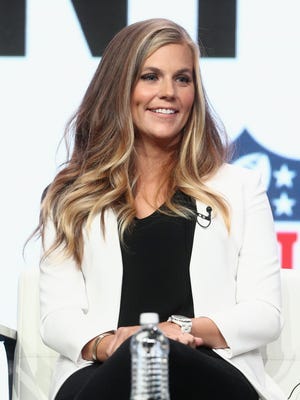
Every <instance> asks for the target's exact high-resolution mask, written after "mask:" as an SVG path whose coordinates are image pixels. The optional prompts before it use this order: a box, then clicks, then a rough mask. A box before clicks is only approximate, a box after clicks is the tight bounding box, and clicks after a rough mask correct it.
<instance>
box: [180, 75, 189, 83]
mask: <svg viewBox="0 0 300 400" xmlns="http://www.w3.org/2000/svg"><path fill="white" fill-rule="evenodd" d="M177 80H178V81H179V82H180V83H190V82H191V78H190V77H189V76H178V77H177Z"/></svg>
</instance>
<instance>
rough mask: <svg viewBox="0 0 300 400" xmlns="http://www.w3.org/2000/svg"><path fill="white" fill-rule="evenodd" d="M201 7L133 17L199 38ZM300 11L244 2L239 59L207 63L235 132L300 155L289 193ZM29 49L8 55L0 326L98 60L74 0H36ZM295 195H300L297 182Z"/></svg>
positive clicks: (30, 11) (155, 8)
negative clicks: (159, 20)
mask: <svg viewBox="0 0 300 400" xmlns="http://www.w3.org/2000/svg"><path fill="white" fill-rule="evenodd" d="M197 3H198V2H196V1H193V0H184V1H174V0H164V1H163V2H162V1H161V0H155V1H154V0H153V1H152V2H151V7H149V6H148V2H146V1H145V0H131V1H129V2H128V7H129V8H128V23H132V22H135V21H137V20H141V19H145V18H150V17H168V18H170V19H173V20H175V21H177V22H179V23H181V24H182V25H184V26H185V27H186V28H187V29H188V31H189V32H190V33H191V35H192V36H193V37H194V38H195V39H196V32H197V26H196V23H197V22H196V10H197ZM299 16H300V3H299V2H298V1H297V0H285V1H282V0H252V1H247V0H239V1H238V18H237V22H238V31H237V32H238V36H237V38H238V45H237V57H236V58H233V59H203V60H202V61H201V65H202V71H203V77H204V82H205V86H206V89H207V92H208V94H209V97H210V99H211V101H212V103H213V105H214V106H215V109H216V110H217V112H218V113H219V115H220V116H221V118H222V119H223V121H224V123H225V125H226V127H227V130H228V133H229V135H230V136H231V138H232V139H233V140H234V139H236V138H237V137H238V136H239V135H240V133H241V132H242V131H243V130H244V129H247V130H248V131H249V132H250V133H251V135H252V137H253V139H254V140H255V141H256V142H257V143H259V144H260V145H261V146H263V147H265V148H268V149H269V150H270V151H271V152H273V153H274V154H277V155H280V156H282V157H284V158H285V159H286V160H287V161H286V162H287V163H288V162H289V160H293V161H299V163H298V164H297V165H298V170H295V173H296V174H297V175H295V176H293V177H291V176H290V178H289V179H290V180H289V185H290V187H288V189H289V190H290V192H289V193H291V190H292V189H293V188H292V187H291V185H294V182H295V181H296V179H298V178H299V174H300V166H299V164H300V132H299V122H298V118H299V111H298V108H299V104H300V80H299V71H300V55H299V39H300V25H299V23H298V21H299ZM53 21H55V24H54V25H53ZM26 47H27V52H26V57H8V58H4V57H2V58H1V57H0V114H1V119H0V121H1V123H0V127H1V138H2V145H1V150H0V151H1V157H0V163H1V168H0V171H1V183H2V185H1V186H2V190H1V193H2V194H1V225H2V240H1V261H2V262H1V266H0V268H1V280H0V323H1V324H4V325H8V326H10V327H12V328H14V327H15V325H16V289H17V278H18V274H19V272H20V271H21V269H22V268H26V266H29V265H37V264H38V258H39V245H38V244H37V243H36V244H35V243H30V245H29V246H28V248H27V252H26V259H25V260H24V259H23V257H22V247H23V245H24V242H25V240H26V238H27V237H28V235H29V234H30V233H31V232H32V230H33V229H34V228H35V226H36V224H37V222H38V213H39V201H40V195H41V192H42V190H43V188H44V187H45V186H46V185H47V184H48V183H49V182H50V180H51V179H52V177H53V175H54V174H55V172H56V170H57V167H58V165H59V163H60V162H62V161H63V160H64V150H63V148H62V149H61V150H60V151H59V152H58V153H57V154H56V150H57V146H58V144H59V141H60V138H61V136H62V134H63V130H64V126H65V123H66V122H67V120H68V118H69V117H70V116H71V114H72V113H73V111H74V110H75V109H76V107H77V105H78V104H79V102H80V99H81V97H82V95H83V93H84V91H85V89H86V87H87V85H88V82H89V80H90V79H91V77H92V74H93V72H94V70H95V68H96V66H97V64H98V62H99V59H97V58H92V57H91V55H90V52H89V49H88V47H87V44H86V42H85V39H84V36H83V35H82V32H81V29H80V25H79V23H78V20H77V17H76V14H75V13H74V10H73V8H72V4H71V2H70V1H68V0H52V1H47V0H28V2H27V38H26ZM260 160H261V158H260ZM258 161H259V160H258ZM258 164H259V162H257V160H256V163H255V165H254V166H255V167H259V165H258ZM269 173H271V174H274V171H269ZM286 186H287V183H286ZM290 196H291V195H290ZM292 196H293V198H294V200H295V201H296V202H299V201H300V194H299V187H298V191H297V192H296V190H294V192H292ZM297 204H298V203H297ZM290 210H291V215H290V216H289V218H288V220H285V221H279V220H280V218H279V216H278V222H276V224H277V227H278V230H280V231H284V232H296V235H297V240H296V242H295V243H294V245H293V246H292V247H293V249H292V250H293V254H292V258H293V266H294V267H297V266H298V267H300V238H299V236H300V227H299V226H300V221H299V220H300V218H299V215H298V214H297V215H296V214H295V215H294V213H293V210H294V206H291V205H290ZM275 217H276V216H275Z"/></svg>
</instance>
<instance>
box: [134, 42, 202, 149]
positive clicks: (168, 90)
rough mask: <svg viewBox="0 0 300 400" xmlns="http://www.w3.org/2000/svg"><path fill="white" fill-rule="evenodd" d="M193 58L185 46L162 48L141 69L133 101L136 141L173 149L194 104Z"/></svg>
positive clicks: (176, 45) (171, 45)
mask: <svg viewBox="0 0 300 400" xmlns="http://www.w3.org/2000/svg"><path fill="white" fill-rule="evenodd" d="M194 93H195V88H194V82H193V55H192V51H191V50H190V48H189V47H188V46H187V45H184V44H169V45H165V46H163V47H160V48H159V49H158V50H156V51H155V52H154V53H153V54H152V55H151V56H150V57H148V58H147V59H146V61H145V63H144V65H143V66H142V69H141V73H140V76H139V78H138V81H137V84H136V86H135V87H134V90H133V93H132V97H131V112H132V117H133V123H134V127H135V133H136V138H137V140H138V141H142V142H143V143H147V142H152V143H164V144H166V145H172V144H174V143H177V142H178V141H179V139H180V134H181V131H182V129H183V128H184V126H185V124H186V122H187V120H188V117H189V115H190V111H191V108H192V105H193V102H194Z"/></svg>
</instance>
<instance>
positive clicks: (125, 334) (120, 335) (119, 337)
mask: <svg viewBox="0 0 300 400" xmlns="http://www.w3.org/2000/svg"><path fill="white" fill-rule="evenodd" d="M139 329H140V326H139V325H134V326H124V327H120V328H118V329H117V330H116V333H115V334H114V335H111V336H110V341H109V342H108V341H107V345H106V349H105V354H106V357H107V358H108V357H110V356H111V355H112V354H113V353H114V352H115V351H116V350H117V348H118V347H120V346H121V344H122V343H123V342H125V340H127V339H128V338H129V337H130V336H132V335H134V334H135V333H136V332H137V331H138V330H139ZM100 345H101V343H100Z"/></svg>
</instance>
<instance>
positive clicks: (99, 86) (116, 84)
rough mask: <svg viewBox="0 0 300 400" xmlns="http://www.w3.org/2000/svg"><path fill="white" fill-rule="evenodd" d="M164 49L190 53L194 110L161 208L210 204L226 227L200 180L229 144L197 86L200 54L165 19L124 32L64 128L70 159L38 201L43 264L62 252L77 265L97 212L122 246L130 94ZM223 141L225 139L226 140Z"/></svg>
mask: <svg viewBox="0 0 300 400" xmlns="http://www.w3.org/2000/svg"><path fill="white" fill-rule="evenodd" d="M167 44H185V45H187V46H188V47H189V48H190V49H191V51H192V54H193V61H194V71H193V79H194V86H195V99H194V104H193V107H192V110H191V113H190V116H189V118H188V121H187V123H186V126H185V128H184V133H183V135H182V139H181V141H180V144H179V146H178V148H177V149H176V152H174V157H173V160H172V162H171V164H172V168H171V169H169V170H168V171H169V173H168V175H167V176H166V177H165V178H166V180H167V196H166V202H165V204H166V206H167V209H169V210H170V212H172V213H173V214H177V215H183V216H185V217H187V218H189V217H190V211H189V210H188V209H185V208H184V207H182V206H180V205H178V204H175V203H173V202H172V196H173V194H174V192H175V190H178V189H179V190H181V191H182V192H184V193H186V194H187V195H189V196H192V197H193V198H195V199H199V200H201V201H203V202H204V203H205V204H209V205H211V206H212V207H214V209H217V210H218V211H219V212H221V214H222V215H223V217H224V219H225V222H226V224H227V226H229V210H228V207H227V204H226V202H225V200H224V199H223V198H222V197H220V196H219V195H217V194H216V193H213V192H212V191H211V190H210V189H209V188H208V187H207V186H206V185H205V180H206V179H207V178H208V177H210V176H211V175H213V174H214V173H215V172H216V171H217V170H218V168H219V167H220V166H221V165H222V164H223V163H224V162H225V161H226V160H227V155H228V152H227V148H228V147H227V143H226V141H225V140H224V138H223V136H222V133H223V131H222V129H220V127H219V125H218V124H217V122H216V119H215V118H214V114H213V113H212V111H211V108H210V107H209V103H208V100H207V97H206V94H205V92H204V88H203V85H202V80H201V75H200V68H199V57H200V52H199V47H198V45H197V44H196V43H194V42H193V41H192V39H191V38H190V36H189V35H188V33H187V32H186V30H185V29H183V28H182V27H181V26H179V25H177V24H176V23H174V22H172V21H169V20H166V19H150V20H146V21H142V22H137V23H135V24H132V25H130V26H127V27H125V28H124V29H122V30H121V31H120V32H119V33H118V34H117V35H116V36H115V37H114V38H113V39H112V40H111V42H110V43H109V44H108V46H107V48H106V50H105V52H104V54H103V56H102V59H101V61H100V63H99V66H98V68H97V70H96V72H95V74H94V77H93V79H92V81H91V83H90V85H89V87H88V89H87V91H86V93H85V95H84V98H83V100H82V103H81V105H80V106H79V108H78V111H77V112H76V114H75V115H74V116H73V118H72V119H71V121H70V122H69V124H68V127H67V130H66V132H65V135H66V137H70V135H72V134H73V135H74V137H73V143H72V152H71V156H70V157H69V160H68V161H67V162H66V164H65V165H64V167H63V168H62V169H61V171H60V172H58V174H57V175H56V176H55V178H54V180H53V182H52V183H51V184H50V185H49V187H48V189H47V191H46V194H45V196H44V198H43V201H42V205H41V213H40V223H39V226H38V228H37V231H38V232H39V234H40V235H41V237H42V240H43V242H44V236H45V225H46V222H47V221H48V220H49V219H51V220H52V222H53V224H54V227H55V229H56V239H55V241H54V243H53V245H52V247H51V248H50V249H47V251H46V252H45V254H44V257H45V256H47V255H48V254H49V253H51V252H52V251H53V250H55V249H57V248H62V249H63V253H64V254H65V255H66V256H67V257H69V256H70V257H73V258H74V259H75V261H76V262H77V264H78V265H79V266H80V264H81V261H82V257H83V251H84V245H83V228H84V227H86V228H87V229H88V227H89V225H90V222H91V221H92V219H93V218H94V217H95V216H96V215H97V214H98V213H100V215H101V218H100V221H101V226H102V231H103V233H104V234H105V222H104V214H105V211H106V210H107V209H109V208H112V209H113V210H114V212H115V214H116V217H117V220H118V223H119V231H120V236H121V240H122V237H123V234H124V232H125V230H126V229H128V228H129V227H130V226H131V225H132V222H133V219H134V216H135V207H134V198H135V189H136V183H137V180H138V171H137V170H136V153H135V133H134V126H133V121H132V116H131V93H132V90H133V88H134V87H135V84H136V82H137V80H138V78H139V74H140V71H141V68H142V66H143V64H144V62H145V60H146V59H147V58H148V57H149V56H150V55H151V54H152V53H153V52H155V51H156V50H157V49H159V48H160V47H162V46H165V45H167ZM224 137H226V136H224Z"/></svg>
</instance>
